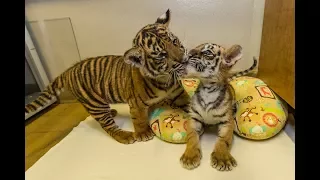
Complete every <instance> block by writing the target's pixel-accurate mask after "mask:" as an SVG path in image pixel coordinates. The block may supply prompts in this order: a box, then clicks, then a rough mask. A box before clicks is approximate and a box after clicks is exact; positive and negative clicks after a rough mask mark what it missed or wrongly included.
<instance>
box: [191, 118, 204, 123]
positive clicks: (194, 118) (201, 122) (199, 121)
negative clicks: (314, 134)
mask: <svg viewBox="0 0 320 180" xmlns="http://www.w3.org/2000/svg"><path fill="white" fill-rule="evenodd" d="M191 119H192V120H195V121H197V122H199V123H201V124H202V125H204V122H203V121H201V120H199V119H197V118H195V117H191Z"/></svg>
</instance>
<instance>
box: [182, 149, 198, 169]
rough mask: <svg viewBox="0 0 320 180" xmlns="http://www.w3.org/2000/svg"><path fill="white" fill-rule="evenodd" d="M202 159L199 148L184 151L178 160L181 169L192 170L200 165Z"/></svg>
mask: <svg viewBox="0 0 320 180" xmlns="http://www.w3.org/2000/svg"><path fill="white" fill-rule="evenodd" d="M201 158H202V154H201V150H200V149H199V148H196V149H190V150H186V151H185V152H184V153H183V155H182V156H181V158H180V163H181V165H182V167H184V168H186V169H189V170H192V169H194V168H196V167H198V166H199V165H200V160H201Z"/></svg>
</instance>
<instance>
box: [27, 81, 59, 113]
mask: <svg viewBox="0 0 320 180" xmlns="http://www.w3.org/2000/svg"><path fill="white" fill-rule="evenodd" d="M63 87H64V80H63V76H62V75H60V76H58V77H57V78H56V79H55V80H54V81H53V82H52V83H51V84H50V85H48V86H47V87H46V89H45V90H44V91H42V92H41V94H40V96H39V97H38V98H37V99H36V100H34V101H33V102H31V103H29V104H27V105H25V115H27V114H29V113H31V112H34V111H37V110H38V109H41V108H42V107H44V106H45V105H46V104H47V103H49V102H50V100H52V99H53V98H57V96H59V94H60V92H61V91H63Z"/></svg>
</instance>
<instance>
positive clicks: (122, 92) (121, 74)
mask: <svg viewBox="0 0 320 180" xmlns="http://www.w3.org/2000/svg"><path fill="white" fill-rule="evenodd" d="M118 61H120V62H119V63H120V65H121V66H120V70H119V71H120V74H119V77H118V78H119V81H118V83H120V84H118V88H119V89H123V86H122V82H123V80H124V79H125V78H124V77H123V73H124V72H123V71H124V70H123V69H124V68H125V64H124V63H123V62H122V61H121V59H120V57H119V58H118ZM118 96H119V98H120V100H121V102H125V99H124V98H125V97H123V96H124V91H120V90H119V91H118Z"/></svg>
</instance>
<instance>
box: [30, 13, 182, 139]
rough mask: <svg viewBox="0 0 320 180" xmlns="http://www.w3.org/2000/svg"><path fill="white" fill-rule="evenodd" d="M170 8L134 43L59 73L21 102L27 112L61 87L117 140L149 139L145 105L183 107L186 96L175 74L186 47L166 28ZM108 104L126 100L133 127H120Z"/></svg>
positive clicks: (139, 33)
mask: <svg viewBox="0 0 320 180" xmlns="http://www.w3.org/2000/svg"><path fill="white" fill-rule="evenodd" d="M169 22H170V11H169V10H167V12H166V13H164V14H163V15H162V16H160V17H159V18H158V19H157V20H156V22H155V23H153V24H149V25H146V26H145V27H143V28H142V29H141V30H140V31H139V32H138V33H137V34H136V36H135V38H134V40H133V47H132V48H131V49H129V50H127V51H126V52H125V53H124V56H113V55H107V56H99V57H93V58H88V59H85V60H83V61H81V62H79V63H77V64H75V65H74V66H72V67H71V68H69V69H67V70H66V71H65V72H63V73H62V74H61V75H60V76H58V77H57V78H56V79H55V80H54V81H53V82H52V83H51V84H50V85H49V86H48V87H47V88H46V90H44V91H43V92H42V94H41V96H40V97H39V98H38V99H36V100H35V101H33V102H32V103H30V104H28V105H26V107H25V112H26V113H30V112H33V111H35V110H37V109H38V108H41V107H42V106H44V105H45V104H46V102H47V101H48V100H50V99H51V98H54V97H57V96H58V95H59V94H58V93H59V91H60V90H62V88H64V87H65V88H67V89H69V90H70V91H71V92H72V94H73V95H74V96H75V97H76V98H77V100H78V101H79V102H81V103H82V105H83V106H84V107H85V108H86V110H87V111H88V112H89V113H90V115H91V116H92V117H93V118H94V119H96V120H97V121H98V122H99V124H100V125H101V127H102V128H103V129H104V130H105V131H106V132H107V133H108V134H109V135H110V136H111V137H113V138H114V139H115V140H116V141H118V142H120V143H123V144H131V143H134V142H135V141H148V140H150V139H152V138H153V136H154V134H153V133H152V131H151V129H150V127H149V125H148V109H149V108H150V107H152V106H153V105H156V104H157V103H161V102H162V101H163V100H164V99H166V101H168V100H170V99H171V100H172V101H173V102H172V104H173V105H175V106H177V107H183V106H185V105H186V104H187V101H188V99H187V98H186V97H187V96H188V95H186V93H184V90H183V88H182V87H181V86H180V85H179V83H177V80H176V78H175V77H176V73H175V71H173V70H174V69H175V68H178V67H179V63H181V62H182V61H183V60H184V59H185V52H186V50H185V48H184V47H183V45H182V44H181V43H180V41H179V39H178V38H177V37H176V36H175V35H174V34H172V33H171V32H170V31H169V28H168V25H169ZM112 103H128V104H129V107H130V114H131V119H132V121H133V125H134V132H130V131H125V130H122V129H121V128H119V127H118V126H117V125H116V123H115V122H114V119H113V117H114V116H115V115H116V111H115V110H112V109H110V104H112Z"/></svg>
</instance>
